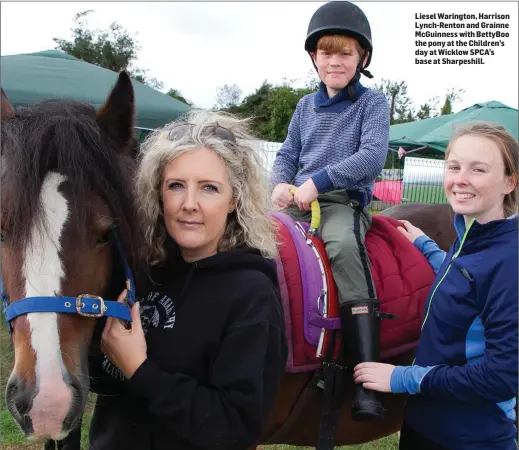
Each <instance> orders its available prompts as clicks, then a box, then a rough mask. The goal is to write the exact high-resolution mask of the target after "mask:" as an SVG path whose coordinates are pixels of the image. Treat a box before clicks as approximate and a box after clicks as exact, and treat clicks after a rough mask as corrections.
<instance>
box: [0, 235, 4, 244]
mask: <svg viewBox="0 0 519 450" xmlns="http://www.w3.org/2000/svg"><path fill="white" fill-rule="evenodd" d="M0 242H1V243H2V244H3V243H4V242H5V237H4V233H2V234H0Z"/></svg>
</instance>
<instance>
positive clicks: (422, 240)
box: [413, 234, 447, 274]
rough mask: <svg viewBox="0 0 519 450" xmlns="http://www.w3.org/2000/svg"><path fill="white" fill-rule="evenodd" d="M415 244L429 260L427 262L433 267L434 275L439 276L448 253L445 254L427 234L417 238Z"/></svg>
mask: <svg viewBox="0 0 519 450" xmlns="http://www.w3.org/2000/svg"><path fill="white" fill-rule="evenodd" d="M413 244H414V245H415V247H416V248H417V249H418V250H420V251H421V252H422V254H423V255H424V256H425V257H426V258H427V261H429V264H430V265H431V266H432V268H433V270H434V273H435V274H437V273H438V270H440V267H441V265H442V263H443V260H444V259H445V255H447V252H444V251H443V250H442V249H441V248H440V247H438V244H437V243H436V242H434V241H433V240H432V239H431V238H430V237H429V236H427V235H425V234H424V235H423V236H420V237H417V238H416V239H415V241H414V242H413Z"/></svg>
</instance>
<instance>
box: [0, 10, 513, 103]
mask: <svg viewBox="0 0 519 450" xmlns="http://www.w3.org/2000/svg"><path fill="white" fill-rule="evenodd" d="M356 3H357V5H359V6H360V7H361V8H362V9H363V11H364V13H365V14H366V15H367V17H368V19H369V21H370V24H371V29H372V35H373V45H374V50H373V57H372V62H371V64H370V66H369V70H370V71H371V73H372V74H373V75H374V78H373V79H372V80H368V79H367V78H365V77H362V81H363V83H364V84H365V85H367V86H371V85H373V84H374V83H380V82H381V80H382V79H391V80H395V81H405V82H406V83H407V86H408V94H409V96H410V97H411V99H412V100H413V103H414V106H415V108H418V107H419V106H420V104H422V103H424V102H426V101H428V100H429V99H431V98H433V97H435V96H437V97H440V98H441V100H443V99H444V97H445V93H446V92H447V91H448V90H449V89H451V88H456V89H463V90H464V91H465V92H464V93H463V94H462V99H461V101H459V102H457V103H456V104H455V105H454V111H455V112H457V111H460V110H462V109H464V108H467V107H469V106H471V105H473V104H475V103H482V102H487V101H492V100H496V101H500V102H502V103H504V104H506V105H508V106H511V107H514V108H517V107H518V87H517V86H518V84H519V83H518V55H519V50H518V36H517V35H518V4H517V2H485V3H478V2H470V3H469V2H450V3H446V2H441V3H440V2H369V1H365V2H356ZM322 4H323V3H321V2H227V3H225V2H189V3H188V2H161V3H158V2H157V3H152V2H34V3H28V2H23V3H22V2H20V3H17V2H7V3H6V2H2V4H1V40H0V46H1V54H2V55H11V54H17V53H29V52H36V51H41V50H48V49H52V48H55V43H54V42H53V40H52V38H54V37H60V38H67V39H69V38H71V36H72V33H71V31H70V29H71V27H72V26H73V22H72V18H73V16H74V14H75V13H76V12H78V11H81V10H86V9H93V10H94V13H92V14H90V16H89V20H88V23H89V25H90V26H91V27H95V28H104V29H106V28H107V27H108V25H109V24H110V23H112V22H114V21H117V22H118V23H120V24H121V25H122V26H123V27H124V28H126V29H127V30H128V31H130V32H131V33H133V34H135V33H137V38H138V41H139V43H140V46H141V50H140V53H139V58H138V60H137V61H136V63H135V64H136V65H137V66H138V67H141V68H144V69H147V70H148V71H149V72H148V74H149V75H150V76H153V77H156V78H157V79H159V80H161V81H162V82H163V83H164V90H167V89H169V88H175V89H178V90H180V91H181V92H182V94H183V95H184V96H185V97H186V98H188V99H189V100H191V101H192V102H194V104H195V105H196V106H198V107H201V108H211V107H212V106H214V104H215V102H216V89H217V87H219V86H223V85H224V84H237V85H238V86H239V87H240V89H241V90H242V92H243V95H244V96H245V95H248V94H251V93H253V92H254V91H255V90H256V89H257V88H259V87H260V85H261V83H262V82H263V81H264V80H267V81H268V82H271V83H274V84H278V83H282V82H283V80H284V79H286V80H293V81H294V85H296V86H302V85H303V84H304V82H305V80H306V79H308V74H309V72H311V71H313V66H312V64H311V61H310V57H309V56H308V54H307V53H305V51H304V40H305V37H306V32H307V28H308V23H309V21H310V18H311V16H312V14H313V13H314V12H315V11H316V10H317V8H318V7H319V6H320V5H322ZM420 13H421V14H433V13H456V14H462V13H467V14H469V13H473V14H476V15H478V14H479V13H485V14H493V13H500V14H510V15H511V19H510V20H509V21H508V23H509V29H507V30H503V29H501V30H498V31H501V32H503V31H504V32H508V33H509V35H510V36H509V37H508V38H504V39H503V41H504V42H505V46H504V47H487V48H489V49H494V50H495V55H494V56H485V57H484V58H485V61H486V64H484V65H464V66H459V65H417V64H415V58H416V56H415V51H416V49H417V47H416V45H415V41H416V38H415V31H416V30H415V22H417V21H416V20H415V15H416V14H420ZM425 22H429V23H430V22H431V21H426V20H424V21H421V23H425ZM435 22H438V20H436V21H435ZM490 22H492V21H490ZM458 23H459V22H458ZM464 23H466V22H464ZM499 23H504V22H503V21H499ZM430 31H442V32H453V31H460V30H455V29H446V30H439V29H437V30H430ZM478 31H485V32H486V31H491V32H495V31H496V30H495V29H485V30H482V29H480V30H478ZM477 39H479V40H487V41H488V40H491V39H489V38H477ZM423 40H425V39H423ZM428 40H429V41H431V40H432V39H428ZM440 40H444V41H445V40H448V39H440ZM466 48H467V47H465V49H466ZM426 50H427V48H426ZM450 58H456V57H455V56H451V57H450ZM469 58H470V56H469Z"/></svg>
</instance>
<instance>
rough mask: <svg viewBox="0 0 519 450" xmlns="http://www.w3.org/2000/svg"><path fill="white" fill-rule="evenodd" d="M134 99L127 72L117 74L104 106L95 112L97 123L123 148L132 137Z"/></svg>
mask: <svg viewBox="0 0 519 450" xmlns="http://www.w3.org/2000/svg"><path fill="white" fill-rule="evenodd" d="M134 114H135V98H134V93H133V86H132V80H131V78H130V76H129V75H128V72H126V71H125V70H123V71H122V72H120V73H119V78H118V79H117V83H116V84H115V86H114V87H113V89H112V91H111V92H110V94H109V95H108V98H107V99H106V101H105V104H104V105H103V106H102V107H101V108H100V109H99V110H98V111H97V123H98V124H99V126H100V127H101V128H103V130H105V131H106V132H107V133H109V134H110V135H111V136H112V137H113V138H114V139H115V140H116V142H117V143H118V144H120V145H121V146H125V145H126V144H128V143H130V141H131V140H132V139H133V137H134V130H133V126H134Z"/></svg>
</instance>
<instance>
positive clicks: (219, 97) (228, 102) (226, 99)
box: [215, 84, 243, 109]
mask: <svg viewBox="0 0 519 450" xmlns="http://www.w3.org/2000/svg"><path fill="white" fill-rule="evenodd" d="M242 94H243V92H242V90H241V89H240V88H239V87H238V85H236V84H224V85H223V86H220V87H217V88H216V106H215V108H216V109H224V108H231V107H233V106H236V105H237V104H238V103H240V98H241V96H242Z"/></svg>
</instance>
